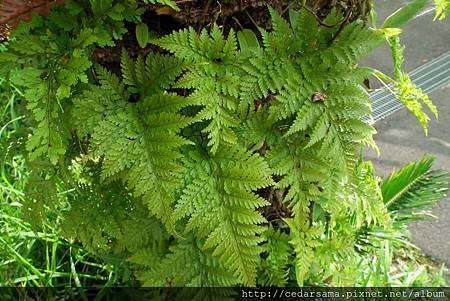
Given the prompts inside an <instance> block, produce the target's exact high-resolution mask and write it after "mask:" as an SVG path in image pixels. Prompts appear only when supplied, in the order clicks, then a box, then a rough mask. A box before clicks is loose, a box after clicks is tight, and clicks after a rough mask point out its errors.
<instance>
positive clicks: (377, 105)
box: [363, 51, 450, 124]
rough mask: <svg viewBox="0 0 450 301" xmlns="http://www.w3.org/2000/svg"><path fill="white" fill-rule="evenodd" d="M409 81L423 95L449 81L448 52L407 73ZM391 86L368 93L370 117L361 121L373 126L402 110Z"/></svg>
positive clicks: (449, 62) (449, 57)
mask: <svg viewBox="0 0 450 301" xmlns="http://www.w3.org/2000/svg"><path fill="white" fill-rule="evenodd" d="M409 75H410V77H411V80H412V81H413V83H415V84H416V85H417V86H418V87H419V88H421V89H422V90H423V91H424V92H425V93H430V92H432V91H434V90H436V89H438V88H439V87H442V86H443V85H445V84H446V83H447V82H449V81H450V51H449V52H446V53H444V54H442V55H440V56H439V57H437V58H435V59H433V60H431V61H430V62H428V63H425V64H423V65H421V66H420V67H418V68H417V69H415V70H413V71H412V72H410V73H409ZM389 89H391V90H392V86H389V88H384V89H380V90H377V91H375V92H373V93H370V98H372V115H371V116H366V117H364V118H363V121H365V122H367V123H369V124H374V123H375V122H377V121H379V120H381V119H384V118H386V117H388V116H389V115H391V114H393V113H394V112H396V111H398V110H400V109H401V108H403V107H404V106H403V104H402V103H401V102H400V101H399V100H398V99H397V97H396V96H395V95H394V94H393V93H392V92H391V91H390V90H389Z"/></svg>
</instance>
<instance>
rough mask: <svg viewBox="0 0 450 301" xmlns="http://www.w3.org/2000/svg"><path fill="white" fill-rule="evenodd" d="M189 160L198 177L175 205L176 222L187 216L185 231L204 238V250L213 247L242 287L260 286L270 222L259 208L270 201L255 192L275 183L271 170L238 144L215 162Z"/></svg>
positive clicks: (215, 253) (218, 153) (198, 159)
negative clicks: (266, 226)
mask: <svg viewBox="0 0 450 301" xmlns="http://www.w3.org/2000/svg"><path fill="white" fill-rule="evenodd" d="M191 156H194V153H192V155H191ZM190 160H192V161H191V162H187V161H186V163H185V166H186V167H187V168H190V169H191V173H192V174H194V176H193V177H192V180H191V183H187V186H186V188H185V190H184V192H183V195H182V196H181V198H180V200H179V201H178V203H177V205H176V209H175V212H174V218H175V220H180V219H183V218H185V217H187V218H188V221H187V224H186V227H185V231H186V232H190V231H194V232H195V233H196V235H197V237H198V238H200V239H203V238H205V239H206V241H205V243H204V245H203V248H204V249H210V248H213V250H214V251H213V253H212V254H213V256H215V257H218V258H219V259H220V261H221V262H222V263H223V264H224V266H225V267H226V268H227V269H228V270H229V271H231V272H233V274H234V275H235V277H236V278H237V279H238V280H239V282H240V283H243V284H246V285H255V283H256V282H255V281H256V263H257V258H258V255H259V253H260V251H261V250H260V247H259V246H258V244H259V243H260V242H261V237H259V234H261V232H262V231H263V228H262V227H260V226H259V224H261V223H264V222H265V219H264V218H263V217H262V216H261V214H260V213H258V212H256V211H255V209H256V208H259V207H262V206H264V205H267V204H268V203H267V201H265V200H264V199H262V198H260V197H258V196H256V195H255V194H253V193H252V190H255V189H258V188H262V187H267V186H268V185H270V184H271V183H272V179H271V177H270V171H269V169H268V166H267V165H266V163H265V162H264V161H263V159H262V158H261V157H259V156H257V155H256V154H254V155H252V154H251V153H249V152H246V151H244V150H243V149H241V148H239V147H237V146H233V147H230V148H225V147H224V148H221V149H220V150H219V151H218V152H217V153H216V155H214V156H213V157H211V158H203V159H202V158H200V157H191V158H190Z"/></svg>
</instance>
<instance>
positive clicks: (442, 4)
mask: <svg viewBox="0 0 450 301" xmlns="http://www.w3.org/2000/svg"><path fill="white" fill-rule="evenodd" d="M434 2H435V3H436V16H435V17H434V18H435V19H439V20H441V21H442V20H444V19H445V18H446V17H447V15H448V14H449V13H450V1H449V0H434Z"/></svg>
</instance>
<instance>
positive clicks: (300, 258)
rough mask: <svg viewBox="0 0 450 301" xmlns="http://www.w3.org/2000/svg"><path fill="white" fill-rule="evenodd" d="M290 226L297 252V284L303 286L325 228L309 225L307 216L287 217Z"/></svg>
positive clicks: (292, 240)
mask: <svg viewBox="0 0 450 301" xmlns="http://www.w3.org/2000/svg"><path fill="white" fill-rule="evenodd" d="M285 221H286V223H287V224H288V225H289V228H290V231H291V233H290V237H291V240H290V243H291V244H292V246H293V247H294V252H295V259H294V265H295V275H296V280H297V284H298V285H299V286H303V284H304V281H305V278H306V275H307V274H308V272H309V270H310V268H311V265H312V263H313V261H314V256H315V255H314V251H315V248H318V247H320V245H321V244H322V243H321V236H322V235H323V234H324V231H325V229H324V228H323V226H321V225H313V226H310V225H309V223H310V222H309V220H308V219H306V218H305V216H300V215H299V216H296V217H294V218H293V219H286V220H285Z"/></svg>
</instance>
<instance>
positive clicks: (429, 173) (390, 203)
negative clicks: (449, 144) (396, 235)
mask: <svg viewBox="0 0 450 301" xmlns="http://www.w3.org/2000/svg"><path fill="white" fill-rule="evenodd" d="M433 161H434V158H433V157H431V156H425V157H423V158H422V159H421V160H419V161H415V162H412V163H410V164H409V165H407V166H405V167H404V168H402V169H401V170H399V171H397V172H395V173H393V174H391V175H390V176H389V177H388V178H387V179H385V180H384V181H383V183H382V184H381V192H382V194H383V200H384V202H385V204H386V206H387V208H388V210H389V211H390V212H391V213H392V214H394V215H395V218H396V220H397V221H398V222H400V223H402V224H405V223H408V222H411V221H414V220H417V219H421V218H423V217H424V216H425V215H426V213H427V209H430V208H431V207H433V206H434V205H435V204H436V203H437V202H438V201H439V200H441V199H442V198H443V197H444V196H445V194H446V192H447V190H448V183H449V173H448V172H447V171H444V170H431V165H432V164H433Z"/></svg>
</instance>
